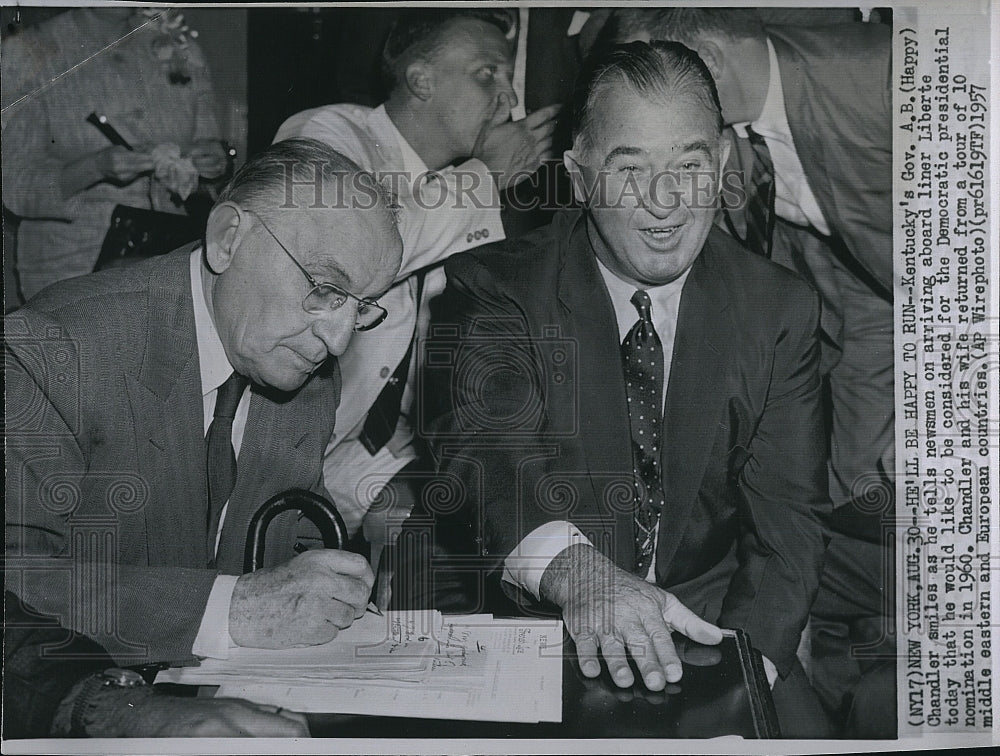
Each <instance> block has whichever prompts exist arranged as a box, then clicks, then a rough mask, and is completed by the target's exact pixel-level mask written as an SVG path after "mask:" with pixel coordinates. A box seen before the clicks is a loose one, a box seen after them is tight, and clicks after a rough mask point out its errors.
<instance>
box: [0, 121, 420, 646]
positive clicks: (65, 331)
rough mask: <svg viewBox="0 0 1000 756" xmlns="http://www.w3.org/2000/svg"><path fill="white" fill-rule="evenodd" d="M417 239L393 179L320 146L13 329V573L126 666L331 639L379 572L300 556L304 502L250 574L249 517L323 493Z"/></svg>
mask: <svg viewBox="0 0 1000 756" xmlns="http://www.w3.org/2000/svg"><path fill="white" fill-rule="evenodd" d="M401 254H402V243H401V241H400V237H399V233H398V231H397V230H396V227H395V222H394V217H393V213H392V212H391V210H390V209H389V207H388V204H387V201H386V197H385V195H384V193H383V191H382V190H381V188H380V187H379V186H378V185H377V184H376V183H375V182H374V180H373V179H372V178H371V177H370V176H369V175H368V174H366V173H363V172H362V171H361V170H360V169H359V168H358V167H357V166H356V165H355V164H354V163H352V162H351V161H350V160H348V159H347V158H345V157H343V156H342V155H341V154H340V153H338V152H335V151H334V150H332V149H331V148H330V147H328V146H326V145H324V144H322V143H320V142H317V141H314V140H308V139H297V140H290V141H287V142H283V143H281V144H278V145H275V146H272V147H271V148H269V149H268V150H266V151H264V152H263V153H262V154H261V155H259V156H257V157H255V158H254V159H253V160H251V161H250V162H249V163H247V165H246V166H244V167H243V168H242V169H241V171H240V172H239V173H238V174H237V175H236V176H235V177H234V178H233V180H232V182H231V183H230V185H229V186H228V187H227V188H226V189H225V190H224V191H223V193H222V194H221V195H220V197H219V200H218V201H217V202H216V204H215V207H214V208H213V210H212V212H211V215H210V216H209V220H208V225H207V228H206V232H205V237H204V243H203V244H200V245H197V246H196V247H194V248H191V247H189V248H186V249H182V250H178V251H176V252H174V253H172V254H169V255H165V256H163V257H160V258H155V259H153V260H150V261H147V262H145V263H142V264H139V265H136V266H134V267H130V268H123V269H117V270H111V271H105V272H102V273H97V274H93V275H88V276H83V277H80V278H76V279H72V280H69V281H64V282H60V283H59V284H56V285H54V286H52V287H50V288H49V289H46V290H44V291H43V292H41V293H40V294H39V295H38V296H36V297H35V298H34V299H32V300H31V301H30V302H29V303H28V304H27V305H25V306H24V307H23V308H22V309H21V310H18V311H16V312H14V313H12V314H10V315H9V316H8V318H7V323H6V338H5V354H4V356H5V367H6V380H7V407H6V409H7V427H6V434H7V439H6V440H7V460H8V476H7V481H6V482H7V495H6V496H7V499H6V505H7V528H6V535H7V545H6V549H7V552H6V553H7V571H6V572H7V575H6V577H7V585H8V588H9V589H10V590H12V591H14V592H15V593H16V594H18V596H19V598H20V599H21V600H22V601H25V602H27V603H30V604H31V605H33V606H35V607H36V608H38V610H39V611H42V612H44V613H46V614H50V615H53V616H55V617H58V618H59V619H60V622H61V624H63V626H65V627H68V628H72V629H73V630H76V631H78V632H81V633H84V634H86V635H89V636H91V637H92V638H94V639H95V640H97V641H98V642H99V643H101V645H103V646H104V647H105V648H106V649H107V650H108V651H109V653H110V654H111V656H112V657H113V658H114V659H115V661H117V662H119V663H123V664H134V663H137V662H142V661H147V660H151V661H159V660H178V659H184V658H188V657H191V656H192V655H204V656H225V655H226V654H227V653H228V648H229V647H230V645H231V644H232V643H235V644H237V645H243V646H255V647H267V648H283V647H289V646H295V645H311V644H318V643H323V642H326V641H329V640H331V639H332V638H333V637H334V636H336V635H337V633H338V630H339V629H341V628H345V627H347V626H349V625H350V624H351V623H352V622H353V621H354V619H355V618H356V617H358V616H360V615H361V614H362V613H363V612H364V610H365V606H366V605H367V602H368V598H369V594H370V591H371V588H372V583H373V579H374V578H373V575H372V572H371V569H370V568H369V566H368V564H367V562H366V561H365V560H364V559H363V558H361V557H359V556H357V555H354V554H349V553H347V552H343V551H333V550H329V551H327V550H323V551H309V552H308V553H303V554H299V555H297V556H296V555H295V553H294V549H293V545H294V544H295V542H296V535H297V532H296V531H297V528H298V523H297V521H296V518H295V516H294V515H293V514H292V513H286V515H287V516H286V515H282V516H280V517H279V518H278V520H276V521H275V522H274V523H273V524H272V528H271V531H270V533H269V537H268V544H267V546H268V550H267V553H266V554H265V564H264V567H263V568H262V569H259V570H258V571H256V572H254V573H251V574H246V575H241V573H242V564H243V558H244V539H245V537H246V536H245V534H246V532H247V525H248V522H249V520H250V518H251V516H252V515H253V513H254V512H255V511H256V510H257V508H258V507H259V506H260V504H261V503H262V502H264V501H266V500H267V499H269V498H271V497H272V496H273V495H274V494H276V493H279V492H281V491H285V490H287V489H291V488H302V489H309V490H312V491H316V492H322V491H323V490H324V489H323V480H322V458H323V452H324V449H325V448H326V445H327V443H328V442H329V437H330V434H331V430H332V428H333V427H334V420H335V415H336V407H337V404H338V401H339V394H340V374H339V370H338V365H337V360H336V357H337V356H338V355H340V354H341V353H343V352H344V350H345V349H346V348H347V345H348V343H349V341H350V339H351V336H352V334H353V333H354V332H355V331H357V330H365V329H370V328H373V327H375V326H377V325H378V324H379V323H380V322H381V321H382V320H383V319H384V318H385V311H384V310H382V309H381V307H380V306H379V304H378V303H377V301H376V300H377V298H378V297H379V296H380V295H381V294H382V293H383V292H385V291H386V290H387V289H388V288H389V286H390V285H391V284H392V281H393V279H394V278H395V276H396V274H397V272H398V270H399V266H400V260H401Z"/></svg>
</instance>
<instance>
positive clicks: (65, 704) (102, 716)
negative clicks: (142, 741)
mask: <svg viewBox="0 0 1000 756" xmlns="http://www.w3.org/2000/svg"><path fill="white" fill-rule="evenodd" d="M101 674H103V673H101ZM154 695H156V693H155V692H154V690H153V688H152V687H150V686H148V685H139V686H136V687H132V688H118V687H108V686H106V685H104V684H103V682H102V681H101V680H100V674H97V675H90V676H88V677H86V678H84V679H83V680H80V681H79V682H78V683H77V684H76V685H74V686H73V687H72V688H71V689H70V691H69V693H68V694H67V695H66V696H65V697H64V698H63V700H62V701H61V702H60V704H59V707H58V709H57V710H56V714H55V717H53V720H52V734H53V735H55V736H57V737H108V738H114V737H123V736H125V735H126V734H127V733H128V732H129V731H130V725H129V722H131V721H132V720H133V718H134V717H135V716H137V715H138V716H141V713H140V712H141V710H142V708H143V706H144V704H145V703H146V702H147V701H148V700H149V699H150V698H151V697H152V696H154Z"/></svg>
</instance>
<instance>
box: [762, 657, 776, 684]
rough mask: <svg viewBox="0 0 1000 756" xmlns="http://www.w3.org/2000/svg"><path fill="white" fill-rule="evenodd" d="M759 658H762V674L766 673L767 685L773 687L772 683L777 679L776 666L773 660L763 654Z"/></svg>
mask: <svg viewBox="0 0 1000 756" xmlns="http://www.w3.org/2000/svg"><path fill="white" fill-rule="evenodd" d="M760 658H761V659H763V660H764V674H765V675H767V684H768V686H769V687H771V688H773V687H774V683H775V682H776V681H777V679H778V668H777V667H775V666H774V662H772V661H771V660H770V659H768V658H767V657H766V656H764V655H763V654H762V655H761V657H760Z"/></svg>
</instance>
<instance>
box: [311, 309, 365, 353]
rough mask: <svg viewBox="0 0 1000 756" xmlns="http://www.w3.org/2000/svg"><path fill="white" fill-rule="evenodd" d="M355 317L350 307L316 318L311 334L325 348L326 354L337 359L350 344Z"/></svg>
mask: <svg viewBox="0 0 1000 756" xmlns="http://www.w3.org/2000/svg"><path fill="white" fill-rule="evenodd" d="M354 325H355V317H354V311H353V310H352V308H350V307H340V308H338V309H336V310H333V311H331V312H329V313H327V314H325V315H321V316H319V317H318V318H316V322H315V323H314V324H313V329H312V330H313V333H314V334H315V335H316V338H318V339H319V340H320V341H322V342H323V345H324V346H325V347H326V351H327V353H328V354H332V355H333V356H334V357H339V356H340V355H342V354H343V353H344V352H345V351H347V346H348V345H349V344H350V343H351V336H352V335H353V334H354Z"/></svg>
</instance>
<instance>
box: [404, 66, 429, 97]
mask: <svg viewBox="0 0 1000 756" xmlns="http://www.w3.org/2000/svg"><path fill="white" fill-rule="evenodd" d="M406 88H407V89H408V90H409V91H410V94H411V95H413V96H414V97H416V98H417V99H418V100H429V99H430V97H431V95H432V94H433V93H434V73H433V71H431V67H430V66H428V65H427V64H426V63H425V62H424V61H422V60H415V61H413V62H412V63H410V65H408V66H407V67H406Z"/></svg>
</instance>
